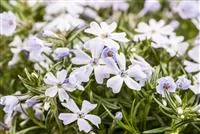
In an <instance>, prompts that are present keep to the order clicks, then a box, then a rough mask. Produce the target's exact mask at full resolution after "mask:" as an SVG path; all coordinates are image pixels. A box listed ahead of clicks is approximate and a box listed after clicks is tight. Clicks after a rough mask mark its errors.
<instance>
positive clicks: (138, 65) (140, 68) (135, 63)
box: [130, 54, 154, 86]
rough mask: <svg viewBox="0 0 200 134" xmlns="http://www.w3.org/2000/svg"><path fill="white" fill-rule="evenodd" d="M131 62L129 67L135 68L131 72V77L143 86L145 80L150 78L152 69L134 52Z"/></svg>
mask: <svg viewBox="0 0 200 134" xmlns="http://www.w3.org/2000/svg"><path fill="white" fill-rule="evenodd" d="M131 63H132V65H131V66H130V68H133V69H134V70H135V73H134V74H132V75H133V77H134V78H135V79H136V80H137V81H139V82H140V85H141V86H144V84H145V82H146V81H147V80H149V79H150V78H151V76H152V74H153V71H154V69H153V68H152V67H151V65H150V64H149V63H147V62H146V61H145V60H144V58H142V57H141V56H138V55H136V54H135V55H134V58H133V59H131Z"/></svg>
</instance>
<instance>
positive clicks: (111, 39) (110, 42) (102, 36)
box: [85, 22, 128, 50]
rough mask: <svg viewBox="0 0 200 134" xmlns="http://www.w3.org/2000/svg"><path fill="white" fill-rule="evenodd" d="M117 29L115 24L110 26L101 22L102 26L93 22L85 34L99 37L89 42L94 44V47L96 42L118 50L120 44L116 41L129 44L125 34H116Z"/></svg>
mask: <svg viewBox="0 0 200 134" xmlns="http://www.w3.org/2000/svg"><path fill="white" fill-rule="evenodd" d="M116 28H117V24H116V23H115V22H113V23H112V24H110V25H108V24H107V23H106V22H101V23H100V25H99V24H98V23H96V22H91V23H90V28H88V29H86V30H85V32H86V33H90V34H93V35H95V36H97V37H95V38H94V39H91V40H90V41H89V42H93V44H92V45H95V43H96V42H102V43H101V45H105V46H108V47H110V48H115V49H117V50H118V49H119V44H118V43H117V42H116V41H118V42H128V39H127V38H126V37H125V36H126V33H124V32H122V33H114V30H115V29H116Z"/></svg>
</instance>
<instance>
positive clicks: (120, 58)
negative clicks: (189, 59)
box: [117, 53, 126, 70]
mask: <svg viewBox="0 0 200 134" xmlns="http://www.w3.org/2000/svg"><path fill="white" fill-rule="evenodd" d="M117 62H118V65H119V67H120V69H121V70H126V58H125V56H124V54H123V53H120V54H119V55H117Z"/></svg>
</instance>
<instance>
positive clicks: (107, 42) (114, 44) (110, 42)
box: [103, 38, 120, 50]
mask: <svg viewBox="0 0 200 134" xmlns="http://www.w3.org/2000/svg"><path fill="white" fill-rule="evenodd" d="M103 43H104V44H105V46H107V47H109V48H115V49H116V50H119V48H120V47H119V44H118V43H117V42H116V41H114V40H112V39H109V38H106V39H104V40H103Z"/></svg>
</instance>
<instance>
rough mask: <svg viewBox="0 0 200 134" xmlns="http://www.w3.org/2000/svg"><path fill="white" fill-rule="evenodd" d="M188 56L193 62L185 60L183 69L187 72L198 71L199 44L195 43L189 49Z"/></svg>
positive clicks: (199, 61) (199, 64) (199, 62)
mask: <svg viewBox="0 0 200 134" xmlns="http://www.w3.org/2000/svg"><path fill="white" fill-rule="evenodd" d="M188 56H189V57H190V58H191V59H192V60H193V61H194V62H192V61H188V60H185V61H184V65H185V70H186V71H187V72H189V73H192V72H198V71H200V45H196V46H194V47H193V48H192V49H191V50H189V51H188Z"/></svg>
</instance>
